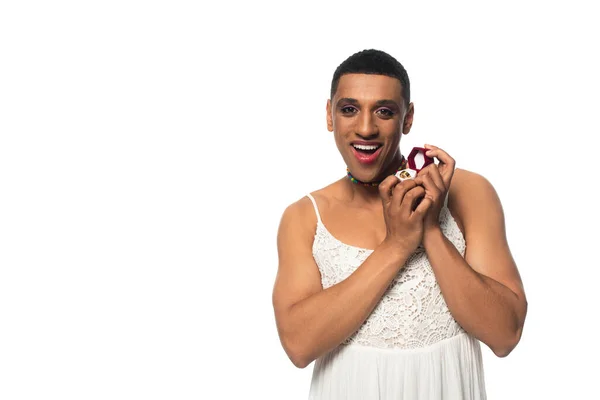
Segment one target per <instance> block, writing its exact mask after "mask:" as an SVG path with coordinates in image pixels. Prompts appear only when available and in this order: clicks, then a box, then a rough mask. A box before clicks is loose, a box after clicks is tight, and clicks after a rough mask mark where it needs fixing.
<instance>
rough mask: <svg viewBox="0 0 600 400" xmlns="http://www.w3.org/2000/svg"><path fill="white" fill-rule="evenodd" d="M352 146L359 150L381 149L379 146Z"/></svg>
mask: <svg viewBox="0 0 600 400" xmlns="http://www.w3.org/2000/svg"><path fill="white" fill-rule="evenodd" d="M352 146H354V148H356V149H358V150H376V149H378V148H379V146H378V145H364V144H353V145H352Z"/></svg>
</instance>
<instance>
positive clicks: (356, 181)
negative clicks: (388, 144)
mask: <svg viewBox="0 0 600 400" xmlns="http://www.w3.org/2000/svg"><path fill="white" fill-rule="evenodd" d="M406 164H407V162H406V158H404V156H402V161H401V162H400V168H398V171H401V170H403V169H406ZM346 172H347V173H348V178H350V181H352V182H353V183H356V184H359V185H363V186H379V184H380V183H381V182H382V181H379V182H363V181H359V180H358V179H356V178H355V177H354V176H352V174H351V173H350V169H349V168H346ZM396 172H397V171H396Z"/></svg>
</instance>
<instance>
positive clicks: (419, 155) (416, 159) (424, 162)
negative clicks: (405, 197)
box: [396, 147, 434, 181]
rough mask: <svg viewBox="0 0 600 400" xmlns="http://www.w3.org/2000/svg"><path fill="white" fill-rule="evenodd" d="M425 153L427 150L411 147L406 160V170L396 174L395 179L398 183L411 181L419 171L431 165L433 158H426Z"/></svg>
mask: <svg viewBox="0 0 600 400" xmlns="http://www.w3.org/2000/svg"><path fill="white" fill-rule="evenodd" d="M426 152H427V149H425V148H423V147H413V149H412V150H411V152H410V154H409V155H408V158H407V160H406V161H407V164H408V165H407V167H408V168H406V169H403V170H401V171H398V172H396V177H397V178H398V179H400V181H405V180H407V179H413V178H415V177H416V176H417V174H418V173H419V171H420V170H422V169H423V168H425V167H426V166H428V165H429V164H433V163H434V161H433V158H431V157H429V156H426V155H425V153H426Z"/></svg>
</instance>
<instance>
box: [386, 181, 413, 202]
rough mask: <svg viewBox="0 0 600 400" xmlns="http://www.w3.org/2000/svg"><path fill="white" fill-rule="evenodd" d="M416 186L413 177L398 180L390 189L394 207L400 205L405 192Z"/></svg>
mask: <svg viewBox="0 0 600 400" xmlns="http://www.w3.org/2000/svg"><path fill="white" fill-rule="evenodd" d="M415 186H417V184H416V183H415V181H414V179H409V180H406V181H403V182H400V183H399V184H397V185H396V186H394V188H393V189H392V204H393V206H394V207H396V208H399V207H400V206H401V205H402V201H403V200H404V196H405V195H406V192H408V191H409V190H411V189H412V188H414V187H415Z"/></svg>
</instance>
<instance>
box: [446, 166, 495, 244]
mask: <svg viewBox="0 0 600 400" xmlns="http://www.w3.org/2000/svg"><path fill="white" fill-rule="evenodd" d="M448 208H449V209H450V211H451V213H452V214H453V215H454V216H455V217H456V218H455V219H456V222H457V224H458V225H459V227H460V229H461V231H462V232H463V234H464V235H465V236H466V234H469V232H470V231H471V232H472V231H473V229H472V227H473V226H474V225H480V223H482V222H483V221H489V220H490V219H489V218H490V217H492V218H493V219H494V220H495V222H496V223H499V222H503V219H504V215H503V211H502V205H501V203H500V198H499V197H498V193H497V192H496V189H495V188H494V186H493V185H492V183H491V182H490V181H489V180H488V179H487V178H485V177H484V176H483V175H481V174H478V173H476V172H473V171H469V170H466V169H461V168H457V169H456V170H455V171H454V176H453V177H452V183H451V184H450V189H449V193H448ZM483 216H485V218H482V217H483ZM469 227H471V229H469Z"/></svg>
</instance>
